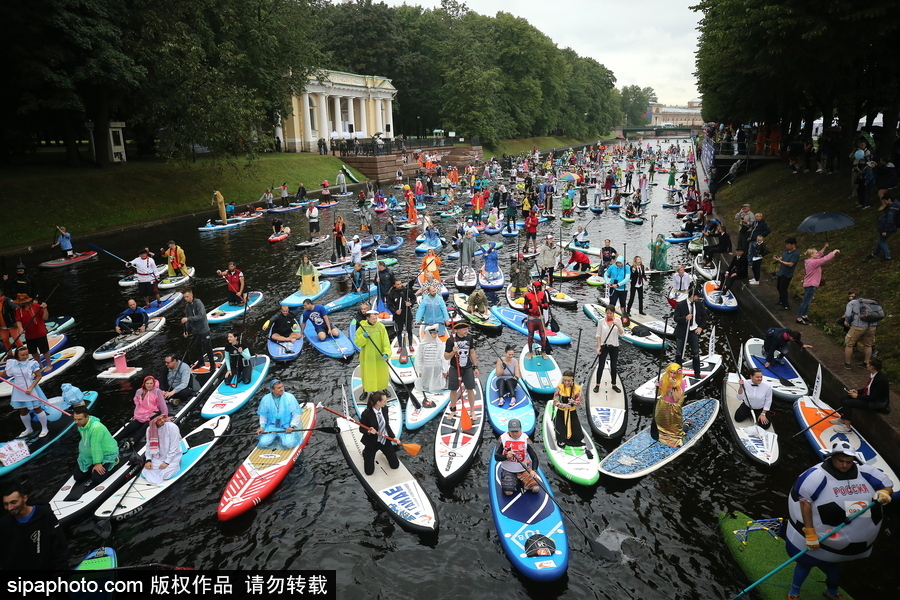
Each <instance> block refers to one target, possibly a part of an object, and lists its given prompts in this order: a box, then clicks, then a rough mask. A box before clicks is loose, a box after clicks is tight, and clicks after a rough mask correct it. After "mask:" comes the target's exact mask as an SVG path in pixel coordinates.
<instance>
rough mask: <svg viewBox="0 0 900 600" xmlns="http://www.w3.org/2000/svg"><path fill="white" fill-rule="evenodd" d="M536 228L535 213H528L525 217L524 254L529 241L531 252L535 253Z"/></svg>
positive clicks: (536, 218) (536, 219)
mask: <svg viewBox="0 0 900 600" xmlns="http://www.w3.org/2000/svg"><path fill="white" fill-rule="evenodd" d="M537 227H538V217H537V215H536V214H535V211H531V212H530V213H528V216H527V217H525V250H524V251H525V252H528V242H529V240H530V241H531V246H532V248H533V250H532V252H537Z"/></svg>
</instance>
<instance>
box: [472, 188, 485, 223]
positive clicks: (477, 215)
mask: <svg viewBox="0 0 900 600" xmlns="http://www.w3.org/2000/svg"><path fill="white" fill-rule="evenodd" d="M485 193H487V192H485ZM482 210H484V194H482V193H480V192H479V193H476V194H475V195H474V196H472V218H473V219H474V220H475V224H476V225H477V224H479V223H481V211H482Z"/></svg>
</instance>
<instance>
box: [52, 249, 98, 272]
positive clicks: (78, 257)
mask: <svg viewBox="0 0 900 600" xmlns="http://www.w3.org/2000/svg"><path fill="white" fill-rule="evenodd" d="M95 256H97V253H96V252H94V251H93V250H89V251H88V252H76V253H75V256H71V257H66V258H56V259H54V260H48V261H44V262H42V263H41V264H39V265H38V266H39V267H43V268H45V269H55V268H57V267H65V266H67V265H72V264H75V263H79V262H81V261H83V260H88V259H91V258H94V257H95Z"/></svg>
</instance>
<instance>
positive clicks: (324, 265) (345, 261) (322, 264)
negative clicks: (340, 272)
mask: <svg viewBox="0 0 900 600" xmlns="http://www.w3.org/2000/svg"><path fill="white" fill-rule="evenodd" d="M372 254H373V252H372V251H371V250H367V251H365V252H363V253H362V259H363V260H368V259H369V258H371V257H372ZM342 265H344V266H346V265H349V266H350V268H351V269H352V268H353V265H351V264H350V257H349V256H344V257H343V258H339V259H338V260H335V261H324V260H323V261H319V262H317V263H316V268H317V269H319V271H320V273H321V271H322V269H330V268H332V267H340V266H342Z"/></svg>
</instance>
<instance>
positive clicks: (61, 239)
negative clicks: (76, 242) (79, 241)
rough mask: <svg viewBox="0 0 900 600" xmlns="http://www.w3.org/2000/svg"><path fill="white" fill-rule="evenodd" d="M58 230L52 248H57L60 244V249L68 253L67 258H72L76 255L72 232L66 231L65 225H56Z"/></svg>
mask: <svg viewBox="0 0 900 600" xmlns="http://www.w3.org/2000/svg"><path fill="white" fill-rule="evenodd" d="M56 231H58V232H59V234H58V235H57V236H56V241H55V242H53V244H52V245H51V246H50V248H56V247H57V246H59V249H60V250H62V251H63V252H65V253H66V258H72V257H73V256H75V251H74V250H72V234H71V233H69V232H68V231H66V228H65V227H60V226H59V225H57V226H56Z"/></svg>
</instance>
